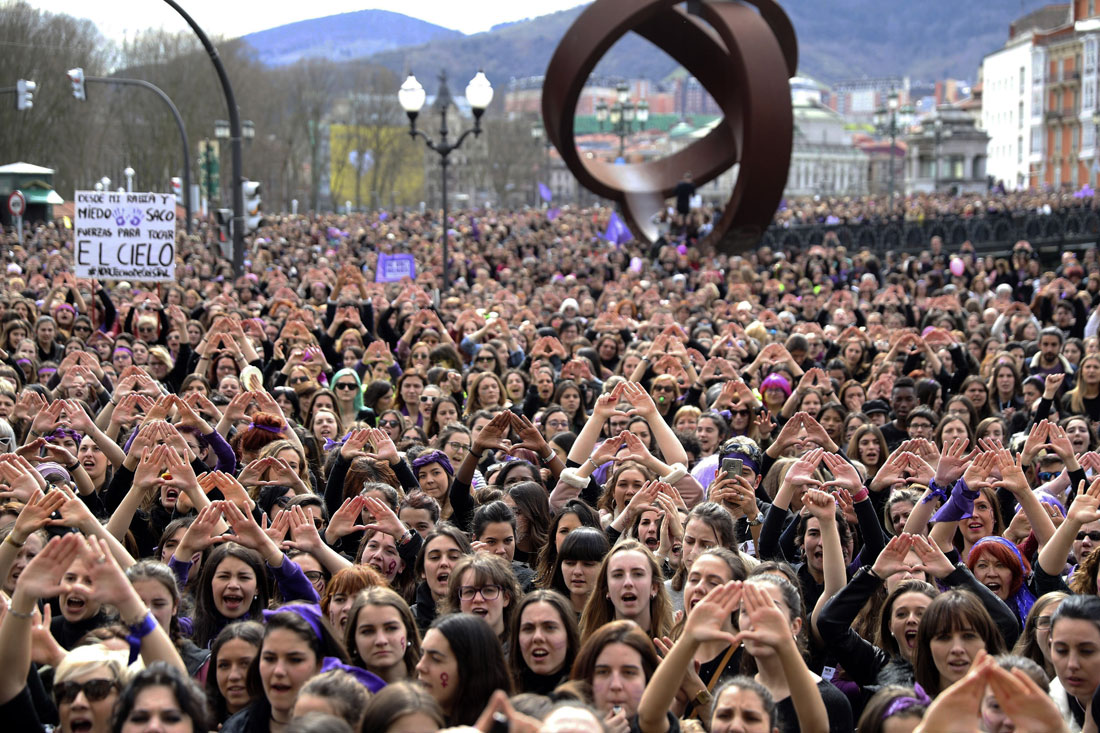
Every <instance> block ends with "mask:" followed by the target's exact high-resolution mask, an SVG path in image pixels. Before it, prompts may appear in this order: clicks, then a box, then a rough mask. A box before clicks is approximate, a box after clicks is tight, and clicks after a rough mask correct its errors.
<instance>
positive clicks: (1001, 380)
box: [996, 367, 1016, 395]
mask: <svg viewBox="0 0 1100 733" xmlns="http://www.w3.org/2000/svg"><path fill="white" fill-rule="evenodd" d="M996 383H997V392H999V393H1000V394H1003V395H1011V394H1013V393H1014V392H1015V391H1016V377H1014V376H1013V375H1012V370H1011V369H1009V368H1007V367H1001V368H1000V369H998V370H997V378H996Z"/></svg>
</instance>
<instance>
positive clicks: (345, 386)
mask: <svg viewBox="0 0 1100 733" xmlns="http://www.w3.org/2000/svg"><path fill="white" fill-rule="evenodd" d="M355 388H356V387H355V385H354V384H352V383H351V382H337V383H336V389H343V390H354V389H355Z"/></svg>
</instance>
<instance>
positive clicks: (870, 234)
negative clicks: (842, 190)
mask: <svg viewBox="0 0 1100 733" xmlns="http://www.w3.org/2000/svg"><path fill="white" fill-rule="evenodd" d="M830 234H835V235H836V239H837V241H839V243H840V244H842V245H844V246H845V247H846V248H848V249H849V250H850V251H851V250H857V251H858V250H863V249H868V250H872V251H880V252H887V251H894V252H919V251H921V250H924V249H928V243H929V242H930V241H931V240H932V237H934V236H940V237H942V238H943V242H944V248H945V249H946V250H947V251H953V250H956V249H958V247H959V245H961V244H962V243H963V242H967V241H969V242H970V243H971V244H973V245H974V249H975V250H976V251H978V252H981V253H989V254H995V253H998V252H1001V251H1003V252H1005V253H1007V252H1009V251H1010V250H1011V249H1012V245H1013V244H1015V243H1016V242H1017V241H1019V240H1021V239H1025V240H1027V241H1028V242H1030V243H1031V245H1032V247H1035V248H1036V249H1039V250H1040V251H1044V252H1051V251H1055V250H1059V249H1074V250H1078V249H1084V248H1087V247H1091V246H1096V243H1097V238H1098V237H1100V212H1098V211H1097V210H1094V209H1091V208H1087V207H1080V208H1069V209H1062V210H1059V211H1054V212H1051V213H1050V214H1037V213H1018V214H1013V213H1004V214H982V215H980V216H972V217H961V216H949V217H942V218H936V219H927V220H925V221H920V222H917V221H913V222H909V221H899V222H895V221H891V222H859V223H851V224H848V223H841V224H803V225H797V226H792V227H780V226H776V225H772V226H771V227H769V228H768V230H767V232H765V233H764V237H763V239H762V240H761V242H760V246H768V247H771V248H773V249H777V250H784V249H795V248H797V249H801V250H805V249H806V248H808V247H812V246H813V245H815V244H823V243H824V242H825V238H826V236H827V235H830ZM830 239H832V237H830Z"/></svg>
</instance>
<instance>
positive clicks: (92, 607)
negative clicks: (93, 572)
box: [59, 560, 101, 623]
mask: <svg viewBox="0 0 1100 733" xmlns="http://www.w3.org/2000/svg"><path fill="white" fill-rule="evenodd" d="M63 580H64V582H65V585H73V584H76V583H79V584H80V585H81V586H83V587H84V588H91V587H92V578H91V576H90V575H89V574H88V566H87V565H85V564H84V561H83V560H77V561H76V562H74V563H73V564H72V565H70V566H69V569H68V570H66V571H65V575H64V577H63ZM59 600H60V601H61V615H62V616H64V617H65V620H66V621H68V622H69V623H76V622H78V621H83V620H85V619H89V618H91V617H92V616H95V615H96V614H97V613H99V609H100V608H101V604H100V603H99V602H98V601H96V600H94V599H92V598H90V597H89V596H88V595H87V594H85V593H84V592H83V591H80V590H75V589H74V590H70V591H68V592H66V593H62V594H61V597H60V599H59Z"/></svg>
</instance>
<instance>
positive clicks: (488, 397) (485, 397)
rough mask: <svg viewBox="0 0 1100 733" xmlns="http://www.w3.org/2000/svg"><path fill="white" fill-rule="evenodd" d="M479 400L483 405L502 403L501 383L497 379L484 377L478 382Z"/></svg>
mask: <svg viewBox="0 0 1100 733" xmlns="http://www.w3.org/2000/svg"><path fill="white" fill-rule="evenodd" d="M477 401H478V404H479V405H481V406H483V407H485V406H492V405H498V404H500V385H498V384H497V380H495V379H493V378H492V377H484V378H483V379H482V380H481V381H479V382H478V383H477Z"/></svg>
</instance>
